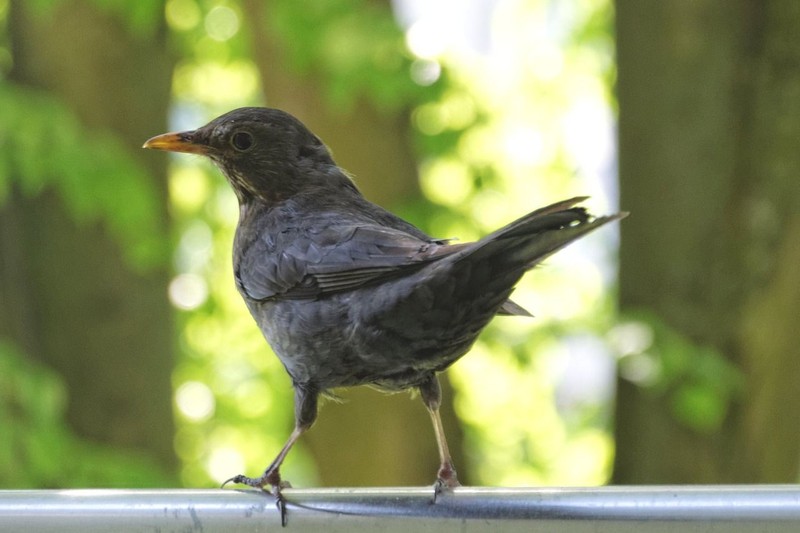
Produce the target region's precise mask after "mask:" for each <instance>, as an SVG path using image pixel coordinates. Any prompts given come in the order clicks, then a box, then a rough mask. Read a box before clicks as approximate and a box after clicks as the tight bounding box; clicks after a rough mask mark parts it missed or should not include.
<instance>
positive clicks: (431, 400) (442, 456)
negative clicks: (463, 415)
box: [419, 375, 461, 503]
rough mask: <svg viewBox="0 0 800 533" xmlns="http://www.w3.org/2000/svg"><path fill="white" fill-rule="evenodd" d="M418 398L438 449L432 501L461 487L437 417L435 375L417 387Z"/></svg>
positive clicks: (438, 390) (439, 395)
mask: <svg viewBox="0 0 800 533" xmlns="http://www.w3.org/2000/svg"><path fill="white" fill-rule="evenodd" d="M419 392H420V396H422V401H423V403H424V404H425V407H426V408H427V409H428V413H430V415H431V421H432V422H433V432H434V433H435V434H436V444H437V445H438V447H439V461H440V465H439V471H438V472H437V475H436V483H435V484H434V494H433V501H434V503H435V502H436V498H437V497H438V496H439V494H441V493H442V492H443V491H445V490H450V489H453V488H455V487H458V486H460V485H461V483H459V482H458V476H457V475H456V469H455V467H454V466H453V459H452V458H451V457H450V449H449V448H448V447H447V438H446V437H445V434H444V427H443V426H442V417H441V416H440V415H439V406H440V405H441V403H442V388H441V387H440V386H439V380H438V379H437V377H436V376H435V375H431V377H430V378H429V379H428V380H427V381H425V382H423V383H422V384H421V385H420V386H419Z"/></svg>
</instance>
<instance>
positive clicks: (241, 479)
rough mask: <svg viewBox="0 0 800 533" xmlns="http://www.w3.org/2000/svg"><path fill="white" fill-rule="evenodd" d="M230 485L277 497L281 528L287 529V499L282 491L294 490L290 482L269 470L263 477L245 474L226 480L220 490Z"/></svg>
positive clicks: (276, 504) (276, 502)
mask: <svg viewBox="0 0 800 533" xmlns="http://www.w3.org/2000/svg"><path fill="white" fill-rule="evenodd" d="M228 483H235V484H238V485H247V486H248V487H253V488H255V489H261V490H262V491H264V492H266V493H267V494H272V495H273V496H275V506H276V507H277V508H278V511H279V512H280V513H281V526H283V527H286V524H287V523H288V520H287V516H286V498H284V497H283V493H282V492H281V490H282V489H290V488H292V484H291V483H289V482H288V481H284V480H282V479H281V475H280V473H279V472H278V471H277V470H267V471H266V472H264V475H263V476H261V477H247V476H245V475H243V474H239V475H238V476H233V477H232V478H229V479H226V480H225V482H224V483H222V486H221V487H220V488H224V487H225V485H227V484H228ZM267 486H270V487H272V490H271V491H270V490H269V489H268V488H267Z"/></svg>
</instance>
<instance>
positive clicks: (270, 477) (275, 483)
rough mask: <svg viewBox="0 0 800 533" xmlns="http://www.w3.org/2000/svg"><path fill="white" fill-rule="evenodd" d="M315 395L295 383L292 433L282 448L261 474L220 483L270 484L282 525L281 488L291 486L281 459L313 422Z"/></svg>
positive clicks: (283, 507)
mask: <svg viewBox="0 0 800 533" xmlns="http://www.w3.org/2000/svg"><path fill="white" fill-rule="evenodd" d="M317 397H318V392H317V391H316V389H313V388H310V387H306V386H302V385H297V384H295V387H294V416H295V425H294V431H292V434H291V435H289V440H287V441H286V444H284V445H283V448H281V451H280V452H279V453H278V456H277V457H276V458H275V460H273V461H272V463H271V464H270V465H269V466H268V467H267V469H266V470H264V473H263V474H262V475H261V477H257V478H252V477H247V476H245V475H242V474H239V475H238V476H234V477H232V478H230V479H229V480H227V481H226V482H225V483H223V484H222V486H223V487H224V486H225V485H227V484H228V483H241V484H242V485H249V486H251V487H254V488H260V489H264V486H266V485H269V486H271V487H272V489H273V490H274V491H275V498H276V501H277V505H278V509H279V510H280V512H281V523H282V524H283V525H284V526H285V525H286V502H285V501H284V499H283V496H282V495H281V489H283V488H287V487H291V484H290V483H289V482H288V481H284V480H282V479H281V474H280V468H281V465H282V464H283V460H284V459H286V455H287V454H288V453H289V450H291V449H292V446H294V443H295V442H297V439H299V438H300V435H302V434H303V433H305V431H306V430H307V429H308V428H310V427H311V425H312V424H313V423H314V420H316V418H317ZM264 490H266V489H264ZM267 492H269V491H267Z"/></svg>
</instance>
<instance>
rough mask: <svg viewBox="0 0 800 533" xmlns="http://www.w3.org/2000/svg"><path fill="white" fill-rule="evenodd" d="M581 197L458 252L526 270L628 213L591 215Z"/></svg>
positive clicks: (533, 214)
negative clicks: (583, 204)
mask: <svg viewBox="0 0 800 533" xmlns="http://www.w3.org/2000/svg"><path fill="white" fill-rule="evenodd" d="M586 199H587V197H585V196H579V197H576V198H571V199H569V200H564V201H562V202H558V203H555V204H552V205H549V206H547V207H543V208H541V209H537V210H536V211H533V212H531V213H528V214H527V215H525V216H524V217H521V218H519V219H517V220H515V221H514V222H512V223H510V224H508V225H507V226H504V227H502V228H500V229H499V230H497V231H495V232H494V233H491V234H489V235H487V236H486V237H484V238H483V239H481V240H479V241H477V242H475V243H472V244H471V245H468V246H466V247H465V248H464V249H463V250H462V251H461V252H459V254H458V255H462V254H463V255H469V256H471V259H472V260H473V261H475V260H477V261H480V259H481V258H482V257H486V258H489V257H491V258H492V262H493V263H494V264H498V261H499V263H500V264H505V265H506V266H507V267H508V268H510V269H522V270H527V269H530V268H532V267H534V266H535V265H537V264H538V263H540V262H541V261H542V260H543V259H545V258H547V257H548V256H550V255H552V254H554V253H555V252H557V251H558V250H560V249H561V248H563V247H565V246H566V245H568V244H569V243H571V242H572V241H574V240H576V239H579V238H581V237H583V236H584V235H586V234H587V233H589V232H590V231H593V230H595V229H597V228H599V227H600V226H602V225H604V224H607V223H608V222H611V221H614V220H619V219H621V218H624V217H626V216H628V213H626V212H622V213H617V214H615V215H609V216H603V217H592V216H591V215H590V214H589V213H587V212H586V209H585V208H583V207H575V205H576V204H578V203H580V202H582V201H584V200H586Z"/></svg>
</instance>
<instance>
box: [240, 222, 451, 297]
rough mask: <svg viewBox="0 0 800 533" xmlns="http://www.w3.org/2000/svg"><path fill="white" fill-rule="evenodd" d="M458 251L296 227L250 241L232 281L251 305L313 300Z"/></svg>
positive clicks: (370, 233)
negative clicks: (246, 296) (283, 299)
mask: <svg viewBox="0 0 800 533" xmlns="http://www.w3.org/2000/svg"><path fill="white" fill-rule="evenodd" d="M461 248H462V246H461V245H448V244H446V242H445V241H436V240H423V239H420V238H418V237H416V236H413V235H409V234H408V233H405V232H403V231H401V230H398V229H394V228H388V227H385V226H380V225H369V224H366V225H364V224H358V225H356V224H339V225H329V226H326V227H324V228H321V229H314V228H311V229H308V228H306V229H302V228H297V229H291V230H288V231H283V232H281V233H280V235H278V236H277V237H276V236H267V237H265V238H262V239H258V240H256V241H254V242H253V244H252V245H251V246H250V247H249V248H248V249H247V250H245V251H244V252H243V254H242V256H241V259H240V261H239V262H238V265H237V268H236V281H237V284H239V287H240V288H241V289H242V290H243V291H244V292H245V294H247V295H248V296H249V297H250V298H253V299H255V300H265V299H268V298H288V299H301V298H316V297H318V296H321V295H324V294H328V293H333V292H341V291H347V290H352V289H355V288H358V287H360V286H362V285H365V284H368V283H373V282H376V281H380V280H383V279H387V278H390V277H394V276H398V275H403V274H404V273H407V272H410V271H412V270H415V269H416V268H418V267H419V266H421V265H424V264H425V263H428V262H430V261H435V260H437V259H439V258H441V257H444V256H447V255H450V254H451V253H455V252H456V251H458V250H460V249H461Z"/></svg>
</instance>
